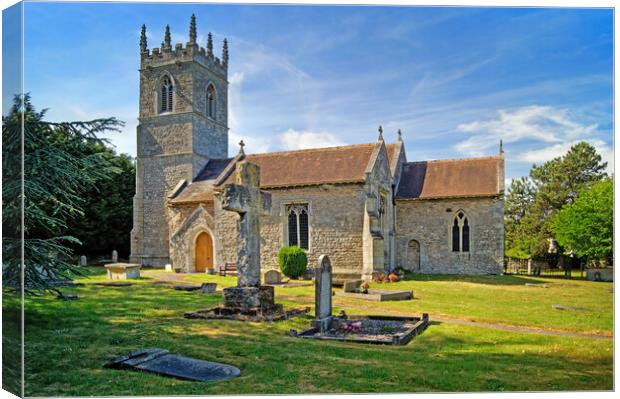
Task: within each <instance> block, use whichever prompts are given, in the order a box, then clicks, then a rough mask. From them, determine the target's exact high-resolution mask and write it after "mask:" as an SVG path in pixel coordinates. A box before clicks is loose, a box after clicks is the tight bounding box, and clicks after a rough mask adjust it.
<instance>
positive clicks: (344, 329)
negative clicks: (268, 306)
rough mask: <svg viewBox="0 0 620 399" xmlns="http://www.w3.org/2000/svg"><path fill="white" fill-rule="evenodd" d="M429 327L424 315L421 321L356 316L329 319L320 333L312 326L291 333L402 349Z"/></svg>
mask: <svg viewBox="0 0 620 399" xmlns="http://www.w3.org/2000/svg"><path fill="white" fill-rule="evenodd" d="M428 323H429V317H428V314H427V313H424V314H423V315H422V317H397V316H394V317H390V316H360V317H349V318H347V317H346V316H345V317H333V318H332V320H331V323H330V328H329V329H328V330H326V331H323V332H321V330H320V327H318V326H313V327H310V328H308V329H306V330H303V331H301V332H297V331H296V330H291V331H290V334H291V336H292V337H296V338H309V339H323V340H330V341H343V342H356V343H362V344H376V345H406V344H408V343H409V342H410V341H411V340H412V339H413V338H415V337H416V336H417V335H419V334H421V333H422V332H423V331H424V330H425V329H426V328H427V327H428Z"/></svg>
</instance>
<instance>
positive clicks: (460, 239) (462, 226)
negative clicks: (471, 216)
mask: <svg viewBox="0 0 620 399" xmlns="http://www.w3.org/2000/svg"><path fill="white" fill-rule="evenodd" d="M469 240H470V234H469V220H468V219H467V216H466V215H465V213H464V212H463V211H459V212H458V213H457V214H456V215H455V216H454V219H452V252H469Z"/></svg>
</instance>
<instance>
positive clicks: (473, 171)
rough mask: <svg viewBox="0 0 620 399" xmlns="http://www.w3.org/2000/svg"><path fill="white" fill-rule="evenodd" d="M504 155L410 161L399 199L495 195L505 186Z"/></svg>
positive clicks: (405, 168)
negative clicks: (503, 179) (503, 182)
mask: <svg viewBox="0 0 620 399" xmlns="http://www.w3.org/2000/svg"><path fill="white" fill-rule="evenodd" d="M502 163H503V158H502V157H499V156H496V157H485V158H466V159H450V160H441V161H423V162H408V163H406V164H405V165H404V166H403V171H402V175H401V179H400V184H399V186H398V192H397V193H396V198H397V199H398V198H400V199H429V198H447V197H481V196H495V195H498V194H499V193H500V190H501V189H502V188H501V186H502V182H501V179H502V178H503V177H502V176H503V165H502Z"/></svg>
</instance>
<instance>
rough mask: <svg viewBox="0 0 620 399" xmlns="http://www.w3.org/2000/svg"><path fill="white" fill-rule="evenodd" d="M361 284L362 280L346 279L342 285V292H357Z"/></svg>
mask: <svg viewBox="0 0 620 399" xmlns="http://www.w3.org/2000/svg"><path fill="white" fill-rule="evenodd" d="M361 285H362V280H346V281H345V282H344V285H343V290H344V292H357V289H358V288H360V286H361Z"/></svg>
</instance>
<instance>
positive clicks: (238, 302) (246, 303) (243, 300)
mask: <svg viewBox="0 0 620 399" xmlns="http://www.w3.org/2000/svg"><path fill="white" fill-rule="evenodd" d="M236 167H237V180H236V183H235V184H227V185H226V186H224V190H223V191H222V194H221V197H220V198H221V204H222V208H223V209H225V210H228V211H232V212H236V213H238V214H239V219H238V221H237V286H236V287H231V288H226V289H224V306H225V307H227V308H234V309H239V311H241V312H248V311H251V310H260V311H261V312H265V311H269V310H272V309H273V308H274V306H275V304H274V294H273V292H274V291H273V287H270V286H261V285H260V216H261V215H268V214H269V212H270V210H271V194H269V193H268V192H265V191H262V190H261V189H260V168H259V167H258V165H256V164H253V163H249V162H247V161H241V162H239V163H238V164H237V165H236Z"/></svg>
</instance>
